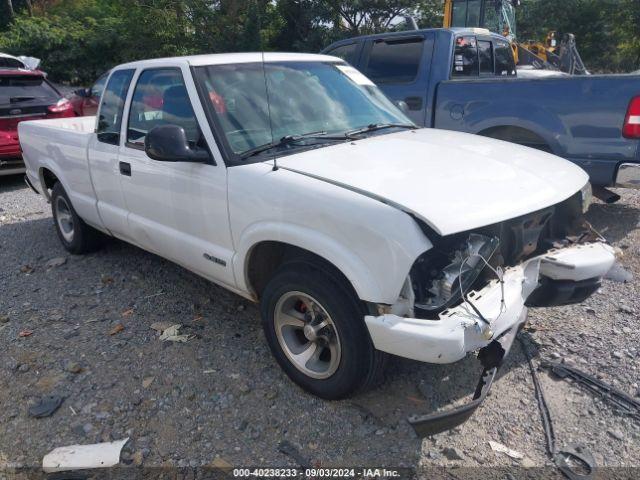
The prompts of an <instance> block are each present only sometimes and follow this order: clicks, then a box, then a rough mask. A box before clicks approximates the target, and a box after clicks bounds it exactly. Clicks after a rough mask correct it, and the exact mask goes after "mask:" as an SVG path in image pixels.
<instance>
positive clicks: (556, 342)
mask: <svg viewBox="0 0 640 480" xmlns="http://www.w3.org/2000/svg"><path fill="white" fill-rule="evenodd" d="M619 193H621V194H622V196H623V199H622V201H621V202H619V203H617V204H614V205H603V204H600V203H596V204H594V205H593V206H592V208H591V211H590V213H589V217H590V221H591V222H592V223H593V225H594V226H595V227H596V228H598V229H599V230H601V231H602V232H603V233H604V235H605V236H606V237H607V239H608V240H609V241H611V242H612V243H613V244H614V245H616V246H617V247H619V248H620V249H621V251H622V252H623V253H624V257H623V258H622V260H621V261H622V264H623V266H624V268H626V269H627V270H628V271H630V272H632V273H633V274H634V276H635V278H634V280H632V281H631V282H629V283H619V282H613V281H609V280H607V281H605V282H604V284H603V286H602V288H601V290H600V291H599V292H598V293H597V294H595V295H594V296H593V297H591V298H590V299H588V300H587V301H586V302H584V303H583V304H580V305H575V306H571V307H563V308H550V309H536V310H533V311H532V312H531V315H530V323H529V326H528V328H527V330H526V331H525V332H523V333H522V334H521V336H522V338H523V339H524V340H525V342H526V343H527V344H528V345H529V350H530V351H531V352H532V354H533V355H534V362H535V364H536V365H538V364H539V363H540V361H541V360H543V359H550V360H553V359H556V360H558V361H565V362H567V363H570V364H573V365H576V366H577V367H578V368H580V369H582V370H584V371H586V372H589V373H591V374H594V375H596V376H598V377H600V378H602V379H603V380H605V381H607V382H610V383H611V384H613V385H614V386H616V387H618V388H620V389H622V390H624V391H626V392H628V393H629V394H630V395H632V396H636V397H638V396H640V386H639V384H638V381H639V380H638V378H639V376H638V368H639V367H640V357H639V353H640V350H639V346H640V344H639V342H638V341H639V340H640V296H639V294H640V291H639V290H640V280H638V279H640V261H639V258H640V229H638V226H639V221H640V193H639V192H627V191H620V192H619ZM52 259H54V261H52ZM0 265H1V266H2V268H1V270H0V359H1V361H0V385H2V386H3V387H2V388H1V389H0V467H2V466H3V465H5V466H6V465H7V464H8V465H9V466H34V467H35V466H38V465H39V464H40V463H41V460H42V457H43V456H44V455H45V454H46V453H47V452H49V451H50V450H52V449H53V448H55V447H58V446H63V445H70V444H76V443H94V442H101V441H110V440H118V439H121V438H125V437H127V436H128V437H131V441H130V442H129V444H128V445H127V446H126V447H125V449H124V451H123V460H124V462H125V463H134V464H140V463H142V464H144V465H145V466H179V467H196V466H201V465H209V464H211V463H212V462H214V464H215V465H221V464H223V462H227V463H228V464H231V465H236V466H246V465H253V466H274V467H275V466H287V465H288V466H294V465H296V464H297V461H298V460H296V458H295V455H293V456H292V455H290V454H285V453H282V452H281V451H280V450H281V449H279V447H278V446H279V444H280V442H281V441H283V440H286V441H288V442H289V443H290V444H291V445H293V447H294V448H295V449H296V450H297V451H298V452H299V453H300V455H302V457H304V458H306V459H308V460H309V462H310V464H312V465H322V466H340V465H360V466H373V465H375V466H384V465H387V466H394V467H398V466H422V467H430V466H457V467H479V466H482V467H489V466H490V467H517V466H525V467H527V466H545V465H547V466H548V465H549V461H548V459H547V456H546V453H545V442H544V434H543V430H542V427H541V420H540V415H539V411H538V407H537V404H536V401H535V397H534V390H533V384H532V380H531V376H530V373H529V370H528V364H527V362H526V358H525V356H524V354H523V351H522V349H521V346H520V344H519V343H517V342H516V343H515V344H514V348H513V350H512V352H511V355H510V356H509V357H508V359H507V361H506V364H505V366H504V367H503V369H502V370H501V372H500V378H499V380H498V381H497V382H496V384H495V385H494V387H493V389H492V392H491V394H490V396H489V397H488V399H487V401H486V402H485V403H484V404H483V406H481V408H480V409H479V410H478V411H477V412H476V414H475V415H474V416H473V417H472V418H471V419H470V420H469V421H468V422H467V423H466V424H464V425H462V426H461V427H459V428H457V429H454V430H453V431H450V432H446V433H443V434H440V435H437V436H435V437H432V438H427V439H424V440H421V439H419V438H417V437H416V435H415V434H414V433H413V431H412V430H411V428H410V427H409V425H408V424H407V423H406V420H405V419H406V417H407V416H408V415H409V414H410V413H416V412H421V413H427V412H431V411H433V410H435V409H438V408H443V407H446V406H447V405H449V404H450V403H451V402H454V403H456V404H457V403H461V402H463V401H465V400H467V399H468V395H469V394H470V392H471V391H472V389H473V387H474V385H475V382H476V381H477V376H478V374H479V369H478V365H477V362H476V361H475V359H473V358H467V359H466V360H464V361H461V362H458V363H457V364H455V365H452V366H429V365H423V364H419V363H416V362H411V361H406V360H402V359H399V358H393V359H392V360H391V362H390V365H389V367H388V369H387V375H386V380H385V382H384V384H383V385H381V386H380V387H379V388H377V389H376V390H374V391H372V392H369V393H366V394H363V395H360V396H357V397H356V398H353V399H351V400H345V401H340V402H327V401H322V400H319V399H317V398H315V397H312V396H310V395H308V394H306V393H304V392H303V391H301V390H300V389H299V388H297V387H296V386H295V385H293V384H292V383H291V382H290V381H289V380H288V379H287V378H286V376H285V375H284V374H283V373H282V372H281V370H280V369H279V368H278V366H277V365H276V363H275V361H274V360H273V359H272V357H271V355H270V354H269V351H268V348H267V346H266V343H265V341H264V339H263V335H262V331H261V328H260V321H259V314H258V309H257V308H256V307H255V306H254V305H252V304H250V303H248V302H246V301H244V300H243V299H241V298H239V297H237V296H235V295H233V294H231V293H229V292H227V291H225V290H223V289H222V288H219V287H217V286H215V285H212V284H210V283H208V282H206V281H205V280H203V279H201V278H199V277H197V276H196V275H194V274H192V273H190V272H188V271H186V270H184V269H182V268H180V267H178V266H176V265H174V264H172V263H170V262H167V261H165V260H163V259H161V258H159V257H157V256H154V255H152V254H149V253H146V252H144V251H142V250H140V249H138V248H135V247H133V246H130V245H127V244H125V243H122V242H119V241H113V242H111V243H110V244H108V245H107V246H106V247H105V248H104V249H103V250H102V251H100V252H98V253H95V254H92V255H87V256H82V257H78V256H70V255H68V254H67V253H66V252H65V251H64V250H63V249H62V247H61V245H60V243H59V242H58V239H57V237H56V235H55V231H54V228H53V224H52V220H51V213H50V208H49V205H47V204H46V203H45V202H44V200H43V199H42V198H41V197H39V196H37V195H35V194H34V193H32V192H31V191H30V190H28V189H27V188H25V187H24V184H23V182H22V179H21V178H16V177H9V178H0ZM155 322H171V323H180V324H182V325H184V329H183V330H184V333H189V334H193V335H195V338H193V339H192V340H190V341H189V342H187V343H171V342H161V341H159V340H158V333H157V332H155V331H154V330H153V329H152V328H151V325H152V324H153V323H155ZM29 332H31V333H30V334H29ZM116 332H117V333H116ZM21 334H22V335H28V336H21ZM539 376H540V380H541V382H542V385H543V388H544V391H545V394H546V396H547V399H548V401H549V404H550V410H551V415H552V417H553V420H554V422H555V430H556V436H557V438H558V443H559V445H560V446H564V445H567V444H569V443H572V442H578V443H582V444H585V445H586V447H587V448H588V450H590V451H591V452H592V453H593V455H594V457H595V459H596V462H597V464H598V465H601V466H602V465H605V466H619V467H623V466H624V467H628V466H635V467H640V422H638V421H634V420H632V419H630V418H628V417H625V416H623V415H621V414H620V413H619V412H616V411H615V410H614V409H613V408H612V407H610V406H609V405H608V404H606V403H604V402H603V401H601V400H600V399H597V398H594V397H593V395H592V394H589V393H587V392H586V391H585V390H583V389H581V388H580V387H579V386H577V385H574V384H571V383H570V382H567V381H563V380H555V379H553V378H552V377H550V376H549V375H547V373H546V372H545V371H543V370H540V371H539ZM45 394H58V395H62V396H64V397H65V400H64V403H63V404H62V406H61V408H60V409H59V410H58V411H57V412H56V413H55V414H54V415H53V416H51V417H49V418H43V419H34V418H30V417H29V416H28V414H27V409H28V407H29V406H30V405H31V404H32V403H33V402H35V401H36V400H37V399H38V398H40V397H41V396H42V395H45ZM489 440H493V441H496V442H499V443H502V444H504V445H506V446H508V447H509V448H512V449H515V450H517V451H519V452H522V453H523V454H524V455H525V458H524V459H522V460H514V459H511V458H509V457H508V456H507V455H505V454H503V453H496V452H493V451H492V450H491V448H490V447H489V444H488V441H489ZM460 471H462V470H460ZM470 471H474V470H470ZM478 471H482V472H485V473H486V472H487V471H494V470H491V469H487V468H484V469H479V470H478ZM636 473H638V474H639V475H640V471H638V472H636ZM501 478H505V477H501ZM507 478H508V477H507ZM512 478H513V477H512Z"/></svg>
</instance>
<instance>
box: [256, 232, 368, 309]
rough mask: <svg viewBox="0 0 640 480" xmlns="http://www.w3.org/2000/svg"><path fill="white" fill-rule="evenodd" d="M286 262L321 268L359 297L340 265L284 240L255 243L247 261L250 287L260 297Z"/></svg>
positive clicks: (355, 296)
mask: <svg viewBox="0 0 640 480" xmlns="http://www.w3.org/2000/svg"><path fill="white" fill-rule="evenodd" d="M286 263H303V264H306V265H308V266H309V267H311V268H314V269H317V270H321V271H323V272H324V273H326V274H328V275H330V276H331V277H333V278H334V279H335V280H336V281H338V282H340V283H341V284H342V286H343V287H344V288H347V289H349V290H350V292H351V293H352V294H353V295H354V298H358V296H357V294H356V291H355V289H354V288H353V285H352V284H351V282H350V281H349V279H347V277H345V276H344V274H343V273H342V272H341V271H340V269H339V268H338V267H336V266H335V265H334V264H332V263H331V262H329V261H328V260H326V259H324V258H322V257H321V256H319V255H316V254H315V253H313V252H310V251H309V250H305V249H303V248H300V247H296V246H295V245H291V244H288V243H283V242H276V241H265V242H260V243H258V244H257V245H255V246H254V247H253V248H252V249H251V252H250V254H249V260H248V262H247V269H246V272H247V281H248V284H249V285H248V286H249V288H250V289H251V290H252V291H253V292H254V293H255V295H256V297H257V298H258V299H259V298H260V297H261V296H262V292H263V291H264V288H265V287H266V286H267V283H269V280H271V278H272V277H273V275H274V273H275V272H276V270H278V268H280V267H281V266H282V265H284V264H286Z"/></svg>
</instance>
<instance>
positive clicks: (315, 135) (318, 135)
mask: <svg viewBox="0 0 640 480" xmlns="http://www.w3.org/2000/svg"><path fill="white" fill-rule="evenodd" d="M308 139H312V140H349V135H346V134H341V135H328V134H327V132H322V131H321V132H310V133H304V134H302V135H285V136H284V137H282V138H281V139H280V140H276V141H274V142H270V143H265V144H264V145H259V146H257V147H254V148H251V149H249V150H246V151H245V152H243V153H242V154H241V155H240V159H241V160H245V159H247V158H249V157H253V156H255V155H258V154H259V153H262V152H266V151H267V150H271V149H273V148H278V147H284V146H286V145H291V144H292V143H296V142H299V141H301V140H308Z"/></svg>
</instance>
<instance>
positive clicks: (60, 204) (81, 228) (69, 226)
mask: <svg viewBox="0 0 640 480" xmlns="http://www.w3.org/2000/svg"><path fill="white" fill-rule="evenodd" d="M51 210H52V212H53V222H54V225H55V227H56V233H57V234H58V238H59V239H60V242H62V246H63V247H64V248H65V250H67V251H68V252H69V253H72V254H74V255H80V254H83V253H88V252H93V251H95V250H97V249H98V248H100V247H101V246H102V243H103V240H104V235H103V234H102V233H101V232H99V231H98V230H96V229H95V228H93V227H90V226H89V225H87V224H86V223H85V222H84V221H83V220H82V219H81V218H80V217H79V216H78V214H77V213H76V211H75V209H74V208H73V205H71V200H70V199H69V196H68V195H67V192H65V190H64V188H63V187H62V184H61V183H60V182H56V183H55V185H54V186H53V189H52V191H51Z"/></svg>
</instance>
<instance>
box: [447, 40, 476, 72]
mask: <svg viewBox="0 0 640 480" xmlns="http://www.w3.org/2000/svg"><path fill="white" fill-rule="evenodd" d="M479 71H480V63H479V60H478V45H477V41H476V37H473V36H462V37H457V38H456V45H455V49H454V53H453V71H452V75H453V76H454V77H471V76H478V73H479Z"/></svg>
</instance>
